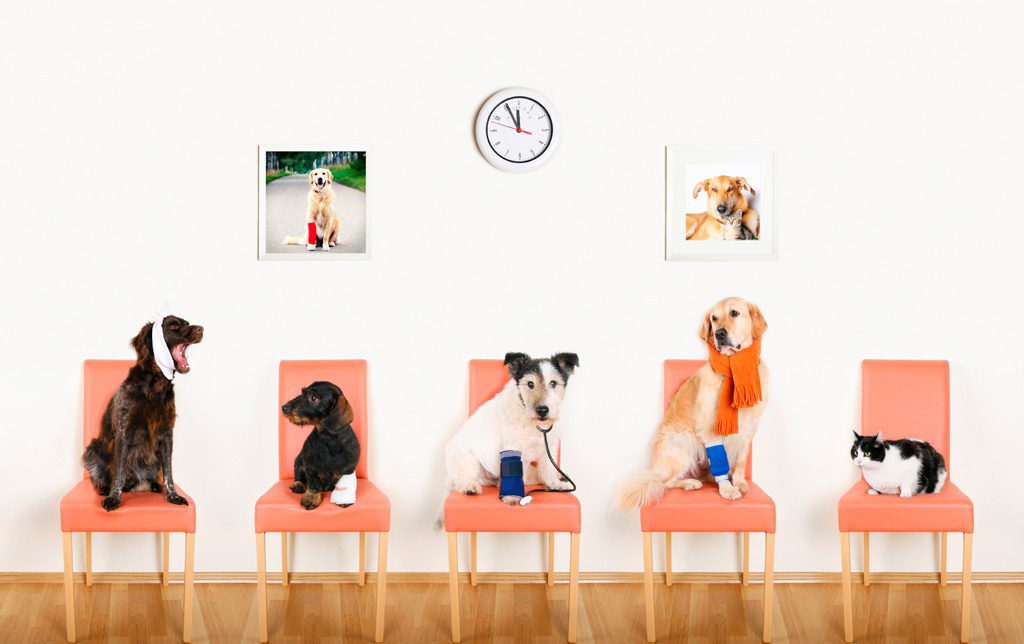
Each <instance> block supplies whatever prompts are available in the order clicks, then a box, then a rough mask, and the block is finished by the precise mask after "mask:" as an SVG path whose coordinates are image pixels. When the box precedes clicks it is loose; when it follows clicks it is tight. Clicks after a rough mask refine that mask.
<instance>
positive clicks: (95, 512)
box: [60, 481, 196, 532]
mask: <svg viewBox="0 0 1024 644" xmlns="http://www.w3.org/2000/svg"><path fill="white" fill-rule="evenodd" d="M178 494H180V495H181V496H183V497H185V498H186V499H188V505H174V504H172V503H168V502H167V500H166V499H164V495H163V493H156V492H125V493H124V494H123V495H121V507H119V508H118V509H116V510H114V511H113V512H107V511H106V510H104V509H103V506H102V505H101V504H102V503H103V497H102V496H100V495H99V494H96V491H95V490H94V489H93V488H92V483H90V482H89V481H79V482H78V485H76V486H75V487H73V488H72V489H71V491H70V492H68V493H67V494H65V495H64V498H63V499H61V500H60V529H61V531H63V532H195V531H196V504H195V502H194V501H193V500H192V498H191V497H190V496H189V495H188V494H185V491H184V490H182V489H181V488H180V487H179V488H178Z"/></svg>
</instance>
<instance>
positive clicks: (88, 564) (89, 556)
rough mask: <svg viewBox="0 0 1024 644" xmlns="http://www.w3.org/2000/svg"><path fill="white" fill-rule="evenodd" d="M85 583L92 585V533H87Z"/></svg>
mask: <svg viewBox="0 0 1024 644" xmlns="http://www.w3.org/2000/svg"><path fill="white" fill-rule="evenodd" d="M85 585H86V586H89V587H91V586H92V533H91V532H86V533H85Z"/></svg>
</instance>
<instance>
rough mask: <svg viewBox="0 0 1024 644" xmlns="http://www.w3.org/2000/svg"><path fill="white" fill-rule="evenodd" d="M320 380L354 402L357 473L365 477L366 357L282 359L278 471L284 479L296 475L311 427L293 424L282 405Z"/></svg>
mask: <svg viewBox="0 0 1024 644" xmlns="http://www.w3.org/2000/svg"><path fill="white" fill-rule="evenodd" d="M317 380H325V381H327V382H333V383H334V384H336V385H338V387H340V388H341V391H342V393H344V394H345V398H347V399H348V402H349V404H351V405H352V411H353V413H354V414H355V419H353V421H352V429H353V431H355V433H356V437H357V438H358V439H359V447H360V450H359V464H358V465H357V466H356V476H357V477H359V478H366V463H367V456H368V454H369V451H370V450H369V441H368V440H367V432H366V427H367V418H366V412H367V410H366V361H365V360H282V361H281V366H280V369H279V372H278V406H277V416H278V422H277V456H278V472H279V474H280V476H281V478H282V479H290V478H294V477H295V457H296V456H297V455H298V453H299V451H300V450H301V449H302V444H303V443H304V442H306V438H307V437H308V436H309V433H310V432H311V431H313V428H312V427H310V426H308V425H307V426H303V427H299V426H298V425H293V424H292V423H291V422H290V421H289V420H288V419H287V418H285V417H284V414H282V413H281V405H284V404H285V403H286V402H288V401H289V400H291V399H292V398H294V397H295V396H298V395H299V394H300V393H301V392H302V388H303V387H305V386H306V385H309V384H310V383H313V382H316V381H317Z"/></svg>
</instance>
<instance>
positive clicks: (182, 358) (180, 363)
mask: <svg viewBox="0 0 1024 644" xmlns="http://www.w3.org/2000/svg"><path fill="white" fill-rule="evenodd" d="M191 346H192V345H191V344H185V343H182V344H176V345H174V348H173V349H171V357H172V358H174V370H175V371H177V372H178V373H188V372H189V370H190V369H191V368H192V367H190V366H189V365H188V350H189V347H191Z"/></svg>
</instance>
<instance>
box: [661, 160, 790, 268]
mask: <svg viewBox="0 0 1024 644" xmlns="http://www.w3.org/2000/svg"><path fill="white" fill-rule="evenodd" d="M774 170H775V153H774V151H773V150H772V149H771V148H766V147H757V146H747V147H738V146H737V147H730V146H693V145H670V146H668V147H667V148H666V149H665V259H666V260H669V261H681V260H697V261H708V260H771V259H776V257H777V248H778V239H777V233H778V217H777V215H776V212H775V190H774V185H773V183H774Z"/></svg>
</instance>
